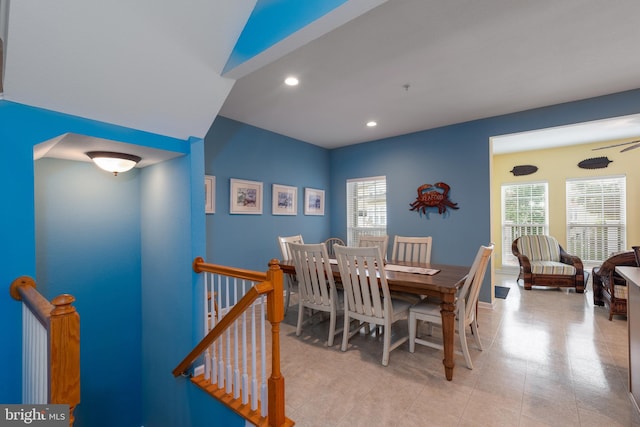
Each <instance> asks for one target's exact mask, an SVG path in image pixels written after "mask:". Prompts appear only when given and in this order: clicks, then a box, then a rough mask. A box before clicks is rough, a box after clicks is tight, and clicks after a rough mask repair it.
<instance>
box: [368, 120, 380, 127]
mask: <svg viewBox="0 0 640 427" xmlns="http://www.w3.org/2000/svg"><path fill="white" fill-rule="evenodd" d="M376 126H378V122H376V121H373V120H371V121H369V122H367V127H370V128H372V127H376Z"/></svg>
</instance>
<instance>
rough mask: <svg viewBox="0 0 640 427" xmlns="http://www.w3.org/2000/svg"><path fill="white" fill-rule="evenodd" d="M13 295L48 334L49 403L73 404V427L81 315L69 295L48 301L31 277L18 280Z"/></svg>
mask: <svg viewBox="0 0 640 427" xmlns="http://www.w3.org/2000/svg"><path fill="white" fill-rule="evenodd" d="M9 293H10V294H11V296H12V297H13V298H14V299H15V300H17V301H22V303H23V305H24V306H25V307H27V308H28V309H29V311H31V313H32V314H33V315H34V317H35V318H36V319H38V321H39V322H40V324H41V325H42V326H43V327H44V329H45V330H46V331H47V337H48V338H47V341H48V342H47V348H48V351H49V364H48V399H47V400H48V403H54V404H65V405H69V425H70V426H73V423H74V420H75V416H74V413H73V412H74V409H75V408H76V406H77V405H78V404H79V403H80V316H79V315H78V312H77V311H76V308H75V307H74V306H73V305H72V304H73V302H74V301H75V298H74V297H73V296H72V295H69V294H62V295H58V296H57V297H55V298H54V299H53V300H52V301H51V302H49V301H47V299H46V298H45V297H43V296H42V295H41V294H40V293H39V292H38V291H37V290H36V283H35V281H34V280H33V279H32V278H31V277H28V276H22V277H19V278H17V279H15V280H14V281H13V282H12V283H11V286H10V288H9Z"/></svg>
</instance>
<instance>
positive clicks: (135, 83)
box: [4, 0, 640, 153]
mask: <svg viewBox="0 0 640 427" xmlns="http://www.w3.org/2000/svg"><path fill="white" fill-rule="evenodd" d="M379 3H382V4H379ZM255 4H256V0H218V1H215V2H190V3H189V7H184V5H182V4H181V3H180V2H175V1H173V0H138V1H136V2H124V3H122V2H117V3H113V2H91V5H88V4H87V3H86V0H60V1H57V2H53V3H51V4H49V3H48V2H42V1H39V0H20V1H14V2H12V3H11V8H10V16H9V36H8V42H7V50H6V53H7V61H6V70H5V71H6V73H5V78H4V99H6V100H9V101H15V102H19V103H23V104H27V105H32V106H36V107H41V108H46V109H51V110H54V111H59V112H62V113H67V114H72V115H76V116H80V117H86V118H90V119H95V120H99V121H103V122H107V123H113V124H116V125H121V126H126V127H131V128H134V129H138V130H143V131H148V132H152V133H156V134H160V135H166V136H170V137H175V138H179V139H181V140H186V139H187V138H189V137H191V136H195V137H204V135H206V133H207V131H208V129H209V127H210V126H211V123H212V122H213V120H214V118H215V116H216V115H217V114H221V115H223V116H225V117H229V118H231V119H235V120H238V121H241V122H244V123H248V124H251V125H254V126H258V127H260V128H264V129H267V130H270V131H273V132H277V133H280V134H282V135H286V136H290V137H293V138H297V139H300V140H302V141H306V142H309V143H312V144H316V145H319V146H323V147H327V148H333V147H340V146H345V145H349V144H355V143H360V142H365V141H371V140H376V139H381V138H386V137H392V136H397V135H402V134H407V133H411V132H417V131H421V130H425V129H431V128H435V127H439V126H445V125H449V124H454V123H460V122H465V121H469V120H475V119H480V118H485V117H491V116H496V115H501V114H507V113H513V112H517V111H523V110H528V109H531V108H536V107H543V106H547V105H553V104H558V103H563V102H569V101H574V100H579V99H585V98H590V97H594V96H599V95H605V94H610V93H615V92H621V91H625V90H630V89H637V88H640V72H638V70H640V55H638V54H637V51H638V42H639V41H640V25H638V24H637V22H636V21H637V18H638V16H640V1H638V0H615V1H613V2H605V1H602V0H537V1H535V2H534V1H524V0H521V1H520V0H519V1H513V0H483V1H471V0H455V1H454V0H451V1H442V0H388V1H384V0H350V1H349V2H348V3H347V4H345V5H343V6H341V7H340V8H337V9H336V11H334V12H332V14H331V16H325V17H323V18H322V19H319V20H318V21H317V22H316V23H314V25H312V26H309V28H307V29H306V30H305V29H303V30H301V31H300V32H298V33H294V34H292V35H290V36H289V37H287V38H286V39H284V40H283V42H282V45H280V46H275V47H274V48H273V49H270V51H269V52H268V54H266V55H259V56H260V58H259V59H260V61H252V62H251V63H250V64H247V66H243V67H237V68H236V69H234V70H231V71H229V74H227V75H224V76H223V75H221V73H222V70H223V68H224V65H225V63H226V61H227V60H228V58H229V56H230V54H231V52H232V50H233V46H234V44H235V43H236V41H237V39H238V37H239V35H240V33H241V31H242V29H243V27H244V25H245V23H246V22H247V20H248V19H249V16H250V14H251V11H252V10H253V7H254V6H255ZM116 5H117V6H116ZM150 11H153V13H149V12H150ZM354 16H355V18H354ZM344 22H346V23H344ZM291 49H293V50H291ZM273 52H276V54H275V55H270V54H272V53H273ZM265 58H266V59H265ZM256 64H257V65H256ZM289 74H295V75H297V76H298V77H299V78H300V80H301V83H300V85H299V86H298V87H295V88H291V87H286V86H285V85H284V84H283V80H284V77H285V76H286V75H289ZM238 76H242V77H240V78H239V79H238V80H237V81H235V84H234V78H236V77H238ZM372 119H373V120H376V121H378V123H379V125H378V126H377V127H376V128H367V127H366V126H365V123H366V122H367V121H369V120H372ZM632 122H634V121H632ZM599 124H600V125H603V124H604V122H602V123H599ZM634 126H635V127H629V126H627V127H626V129H627V130H626V132H627V133H626V134H623V135H621V134H613V133H608V131H609V130H611V128H613V127H610V128H609V129H607V128H603V127H600V126H599V127H597V130H594V128H593V127H591V126H590V127H588V128H586V127H583V126H570V127H568V128H566V129H563V130H560V129H554V130H552V134H551V136H550V134H549V133H548V132H545V134H541V133H533V134H530V135H523V134H519V135H512V136H510V137H514V138H516V139H517V141H518V146H522V147H524V145H520V144H524V143H523V142H522V141H523V140H524V139H525V138H527V137H528V136H533V137H534V138H535V140H536V141H541V140H543V139H548V140H551V139H554V140H556V143H567V141H575V140H576V138H578V137H576V136H575V134H573V132H571V134H570V135H568V134H569V133H570V132H569V131H576V130H581V131H583V135H584V134H585V131H586V135H587V136H591V137H594V135H596V132H597V133H598V138H602V140H608V139H615V138H624V137H632V138H637V137H638V136H640V132H639V131H638V130H637V121H635V125H634ZM602 130H607V132H605V133H604V134H603V133H601V131H602ZM542 136H544V138H542ZM579 138H580V139H581V140H582V138H583V137H582V136H581V137H579ZM512 141H514V140H511V139H508V138H506V137H505V136H501V137H499V138H495V140H494V147H495V148H496V150H497V151H498V152H499V151H500V150H501V149H513V146H514V144H513V142H512ZM63 142H65V143H66V142H68V140H67V139H63ZM101 142H103V143H104V142H105V141H101ZM122 142H127V141H122ZM501 146H503V147H507V148H500V147H501ZM529 147H535V146H529ZM58 148H60V147H58ZM102 149H108V147H103V148H102ZM51 153H53V152H51Z"/></svg>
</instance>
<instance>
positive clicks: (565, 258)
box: [511, 235, 584, 293]
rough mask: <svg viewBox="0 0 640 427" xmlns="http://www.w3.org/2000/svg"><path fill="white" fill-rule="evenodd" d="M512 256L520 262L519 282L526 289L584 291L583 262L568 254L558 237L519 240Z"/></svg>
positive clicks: (533, 237) (531, 237) (526, 237)
mask: <svg viewBox="0 0 640 427" xmlns="http://www.w3.org/2000/svg"><path fill="white" fill-rule="evenodd" d="M511 251H512V252H513V255H515V256H516V258H518V262H519V263H520V275H519V276H518V280H519V279H523V280H524V288H525V289H527V290H531V287H532V286H551V287H575V289H576V292H578V293H583V292H584V268H583V266H582V260H580V258H578V257H577V256H575V255H569V254H568V253H567V252H566V251H565V250H564V249H563V248H562V246H560V244H559V243H558V241H557V240H556V238H555V237H552V236H545V235H533V236H522V237H518V238H517V239H516V240H514V241H513V244H512V245H511Z"/></svg>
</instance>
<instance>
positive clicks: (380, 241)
mask: <svg viewBox="0 0 640 427" xmlns="http://www.w3.org/2000/svg"><path fill="white" fill-rule="evenodd" d="M358 246H359V247H361V248H367V247H371V246H377V247H379V248H380V252H381V254H382V259H383V260H385V259H387V246H389V236H387V235H386V234H385V235H384V236H360V239H359V240H358Z"/></svg>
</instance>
